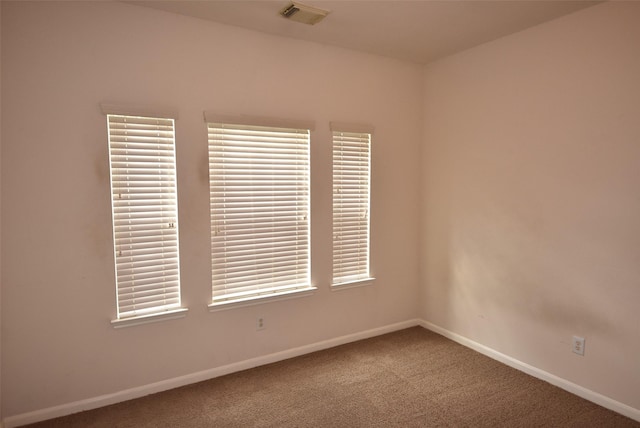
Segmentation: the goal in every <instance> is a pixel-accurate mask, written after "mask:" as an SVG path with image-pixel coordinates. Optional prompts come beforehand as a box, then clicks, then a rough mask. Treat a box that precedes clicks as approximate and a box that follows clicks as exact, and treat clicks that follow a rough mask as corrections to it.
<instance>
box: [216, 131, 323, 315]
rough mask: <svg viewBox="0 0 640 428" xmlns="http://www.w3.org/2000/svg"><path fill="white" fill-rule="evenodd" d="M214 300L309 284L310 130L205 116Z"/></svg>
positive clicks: (276, 293) (304, 287) (280, 291)
mask: <svg viewBox="0 0 640 428" xmlns="http://www.w3.org/2000/svg"><path fill="white" fill-rule="evenodd" d="M208 136H209V137H208V140H209V180H210V210H211V265H212V296H213V297H212V305H211V307H212V308H213V307H215V306H219V305H224V304H228V303H234V302H235V303H237V302H246V301H250V300H255V299H259V298H265V297H274V296H281V295H284V294H289V293H296V292H300V291H306V290H312V289H314V288H313V287H311V285H310V254H309V224H310V221H309V140H310V129H306V128H289V127H273V126H254V125H246V124H233V123H217V122H216V123H214V122H210V123H208Z"/></svg>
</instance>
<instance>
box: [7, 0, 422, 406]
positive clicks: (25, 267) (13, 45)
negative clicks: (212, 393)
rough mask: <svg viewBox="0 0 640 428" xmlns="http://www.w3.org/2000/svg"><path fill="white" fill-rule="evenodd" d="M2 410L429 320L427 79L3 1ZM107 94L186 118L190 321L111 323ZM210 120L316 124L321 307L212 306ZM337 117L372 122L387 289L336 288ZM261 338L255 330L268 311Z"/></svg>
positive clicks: (275, 43) (148, 13) (273, 45)
mask: <svg viewBox="0 0 640 428" xmlns="http://www.w3.org/2000/svg"><path fill="white" fill-rule="evenodd" d="M2 7H3V11H2V19H3V26H2V32H3V34H2V39H3V40H2V42H3V51H2V87H3V93H2V103H3V111H2V112H3V114H4V119H5V120H4V122H3V129H2V133H3V135H2V136H3V145H4V146H3V156H2V161H3V165H2V182H3V185H4V187H3V192H2V258H3V261H4V268H3V270H2V284H3V290H2V291H3V300H2V301H3V308H2V318H3V323H2V324H3V335H2V341H3V346H2V372H3V377H2V384H3V394H2V396H3V408H4V416H5V417H11V416H13V415H17V414H21V413H25V412H30V411H35V410H39V409H45V408H48V407H50V406H55V405H60V404H65V403H70V402H73V401H76V400H82V399H87V398H92V397H96V396H99V395H102V394H108V393H112V392H117V391H121V390H124V389H127V388H132V387H138V386H143V385H146V384H149V383H152V382H157V381H161V380H164V379H169V378H173V377H176V376H182V375H187V374H191V373H195V372H198V371H202V370H207V369H210V368H215V367H219V366H222V365H225V364H230V363H234V362H238V361H242V360H245V359H248V358H252V357H258V356H262V355H266V354H270V353H274V352H278V351H282V350H287V349H290V348H294V347H297V346H303V345H306V344H312V343H316V342H319V341H322V340H327V339H330V338H336V337H339V336H342V335H347V334H351V333H354V332H361V331H365V330H368V329H373V328H377V327H380V326H387V325H391V324H393V323H397V322H402V321H406V320H409V319H414V318H415V317H416V316H417V314H418V306H417V302H416V299H415V296H416V294H417V292H418V288H417V287H418V279H419V278H418V272H419V269H418V264H417V262H418V257H417V255H416V254H417V253H418V239H419V237H418V236H417V235H416V234H415V230H416V228H417V226H418V224H419V215H418V208H419V204H418V202H417V201H418V196H419V190H418V186H419V181H420V180H419V175H420V174H419V151H420V137H421V115H420V111H421V103H422V93H421V91H420V87H421V85H422V70H421V68H420V67H418V66H415V65H411V64H406V63H402V62H399V61H395V60H388V59H384V58H379V57H374V56H370V55H364V54H357V53H353V52H350V51H346V50H340V49H336V48H329V47H325V46H321V45H316V44H311V43H304V42H298V41H292V40H287V39H282V38H277V37H271V36H265V35H261V34H258V33H253V32H249V31H245V30H241V29H238V28H235V27H226V26H222V25H216V24H213V23H210V22H206V21H200V20H196V19H192V18H186V17H181V16H177V15H172V14H169V13H164V12H160V11H155V10H148V9H146V8H141V7H137V6H131V5H126V4H122V3H118V2H63V3H52V2H42V3H33V2H16V3H14V2H9V3H7V2H3V4H2ZM102 101H109V102H116V103H131V104H141V105H151V106H170V107H175V108H177V109H178V110H179V114H180V118H179V119H178V121H177V124H176V126H177V162H178V186H179V215H180V222H181V223H180V238H181V242H180V250H181V261H182V287H183V300H184V302H185V304H186V306H188V307H189V309H190V310H189V313H188V315H187V317H186V318H184V319H180V320H173V321H166V322H161V323H155V324H148V325H143V326H136V327H131V328H126V329H119V330H114V329H113V328H112V327H111V326H110V324H109V321H110V320H111V319H112V318H113V317H114V316H115V297H114V296H115V294H114V293H115V292H114V272H113V255H112V247H111V245H112V244H111V219H110V199H109V198H110V197H109V176H108V159H107V155H108V152H107V141H106V138H107V135H106V119H105V117H104V116H103V115H102V114H101V113H100V109H99V105H98V104H99V103H100V102H102ZM203 110H214V111H218V112H221V113H230V114H248V115H258V116H272V117H280V118H291V119H312V120H315V121H316V131H315V132H314V133H313V134H312V143H311V144H312V149H311V151H312V153H311V155H312V165H311V170H312V176H313V178H312V245H313V247H312V281H313V283H314V285H316V286H317V287H318V288H319V290H318V291H317V292H316V293H315V294H314V295H313V296H310V297H304V298H300V299H294V300H286V301H279V302H275V303H269V304H265V305H258V306H251V307H245V308H238V309H233V310H228V311H222V312H216V313H209V312H208V311H207V308H206V305H207V303H208V302H209V300H210V256H209V220H208V177H207V143H206V127H205V123H204V121H203V118H202V112H203ZM329 121H341V122H366V123H370V124H372V125H373V126H374V127H375V133H374V139H373V159H372V163H373V177H372V186H373V194H372V222H373V225H372V229H373V230H372V234H373V235H372V265H373V270H374V274H375V276H376V278H377V280H376V282H375V285H373V286H370V287H362V288H355V289H351V290H345V291H341V292H332V291H330V290H329V283H330V272H331V269H330V260H331V175H330V174H331V151H330V150H331V147H330V132H329ZM258 316H261V317H264V318H265V321H266V324H267V328H266V330H263V331H260V332H257V331H256V328H255V322H256V318H257V317H258Z"/></svg>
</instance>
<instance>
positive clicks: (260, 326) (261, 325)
mask: <svg viewBox="0 0 640 428" xmlns="http://www.w3.org/2000/svg"><path fill="white" fill-rule="evenodd" d="M265 328H267V326H266V325H265V323H264V318H262V317H260V318H258V319H257V320H256V330H264V329H265Z"/></svg>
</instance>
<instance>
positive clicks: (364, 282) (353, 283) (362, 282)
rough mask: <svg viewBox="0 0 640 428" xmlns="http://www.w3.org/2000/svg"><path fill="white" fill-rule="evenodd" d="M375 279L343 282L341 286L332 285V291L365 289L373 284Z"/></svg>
mask: <svg viewBox="0 0 640 428" xmlns="http://www.w3.org/2000/svg"><path fill="white" fill-rule="evenodd" d="M375 280H376V279H375V278H364V279H356V280H354V281H348V282H341V283H339V284H331V291H342V290H349V289H351V288H357V287H365V286H367V285H371V284H373V282H374V281H375Z"/></svg>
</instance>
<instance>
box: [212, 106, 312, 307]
mask: <svg viewBox="0 0 640 428" xmlns="http://www.w3.org/2000/svg"><path fill="white" fill-rule="evenodd" d="M204 119H205V123H206V126H207V145H208V159H209V178H210V183H209V192H210V194H209V204H210V205H209V206H210V234H211V235H210V238H211V248H210V249H211V275H212V278H211V287H212V288H211V301H210V303H209V305H208V307H209V309H210V310H211V311H216V310H224V309H229V308H233V307H237V306H248V305H255V304H259V303H264V302H270V301H273V300H282V299H291V298H296V297H302V296H308V295H310V294H312V293H313V292H314V291H315V290H316V287H315V286H313V285H312V283H311V175H310V170H311V162H310V149H311V147H310V146H311V135H312V132H313V131H314V129H315V123H314V122H312V121H299V120H287V119H276V118H265V117H255V116H234V115H221V114H217V113H213V112H204ZM221 127H229V128H231V129H233V132H246V131H242V129H249V130H251V132H257V133H260V132H262V131H264V132H277V131H278V130H282V131H285V132H302V133H305V134H306V143H305V144H306V147H305V148H304V149H305V151H306V152H305V153H304V154H302V155H296V156H293V158H297V157H300V159H293V158H289V157H287V156H283V158H281V160H282V163H281V165H284V166H292V165H296V166H298V167H299V166H300V165H299V164H298V162H303V163H304V162H306V164H305V166H304V167H305V168H306V170H305V171H304V173H302V176H304V180H305V181H304V183H303V184H302V185H301V184H300V183H298V184H297V185H296V187H295V192H296V193H297V192H300V193H302V194H304V193H305V192H306V196H303V199H304V198H306V207H305V208H304V213H305V216H306V219H305V220H304V222H306V226H305V227H306V230H305V232H304V236H305V239H306V244H305V243H303V245H306V255H305V256H304V259H305V261H306V268H305V270H306V272H305V273H304V276H305V279H304V281H303V282H301V283H299V284H295V285H291V286H289V285H284V283H280V284H281V285H278V286H275V287H273V286H272V283H269V282H264V284H261V281H259V280H257V278H258V276H259V275H261V273H260V272H265V271H261V270H260V266H259V265H261V264H262V261H264V260H266V259H268V258H269V256H268V255H264V254H263V255H260V254H259V253H258V250H256V255H258V256H260V257H261V258H259V259H258V261H257V262H255V264H254V265H252V264H250V263H249V262H247V263H246V267H245V265H242V266H241V268H242V269H243V270H242V271H243V272H244V271H245V269H246V270H252V271H253V272H254V273H252V274H251V275H248V276H249V277H250V278H253V279H247V280H246V281H247V282H246V283H244V284H245V285H242V281H241V280H240V279H238V280H236V281H234V278H233V277H232V276H233V275H229V276H227V272H230V271H231V268H230V267H229V266H231V263H227V262H226V261H225V260H222V259H226V256H225V257H222V256H219V252H221V251H223V250H220V248H219V247H218V246H221V247H222V248H224V251H226V250H227V249H229V253H228V254H229V257H228V259H229V260H230V259H231V258H232V257H233V254H234V253H233V252H234V251H236V250H235V249H234V248H236V247H235V245H236V244H235V241H236V240H237V238H235V237H234V236H233V234H234V233H236V232H233V231H231V232H230V235H228V236H229V238H228V240H227V239H226V238H224V237H223V235H220V233H226V232H227V231H228V230H227V229H226V226H223V229H224V230H222V232H221V229H220V223H218V222H217V219H220V218H222V217H220V216H221V215H223V214H222V212H223V209H222V208H221V206H222V204H223V202H221V201H222V200H220V199H215V198H218V197H222V196H219V195H221V194H222V189H223V187H220V186H224V185H221V184H220V183H219V182H221V180H222V179H220V180H219V179H218V178H217V177H220V176H223V177H228V175H224V174H221V173H220V168H222V165H226V164H225V162H226V161H225V160H224V159H223V158H222V157H221V156H224V155H221V153H222V152H221V151H218V152H216V153H215V156H214V146H215V145H216V144H222V143H221V142H220V141H221V139H224V138H227V137H224V136H221V135H219V134H213V133H214V132H216V133H218V132H220V129H222V128H221ZM214 135H215V136H214ZM215 138H217V139H218V140H215V141H214V139H215ZM228 138H230V140H229V141H227V142H225V143H224V144H232V141H231V139H234V138H236V137H233V138H232V137H228ZM252 138H253V137H251V138H249V139H248V140H247V141H245V142H244V144H247V146H246V147H243V150H245V153H248V152H251V150H255V145H256V144H261V143H257V142H256V141H249V140H251V139H252ZM278 138H279V137H275V140H274V141H276V140H277V139H278ZM283 138H284V137H283ZM257 139H258V138H257V137H256V140H257ZM274 144H275V145H276V146H278V145H279V144H284V145H287V143H285V142H275V143H274ZM279 149H282V147H279V148H278V150H279ZM215 150H219V149H215ZM231 150H235V149H234V148H232V149H231ZM260 150H262V148H260ZM265 150H267V149H265ZM284 151H287V150H286V149H285V150H284ZM227 153H229V159H230V160H229V162H236V160H235V159H234V157H235V155H232V154H231V153H232V152H231V151H229V152H227ZM272 155H273V154H272ZM266 156H269V154H267V155H266ZM263 157H264V155H263ZM251 159H253V162H256V159H254V158H251ZM301 159H302V160H301ZM243 162H244V161H243ZM214 164H215V165H214ZM230 165H231V166H230V168H232V169H233V168H235V169H240V168H246V170H247V171H253V172H247V174H260V168H261V167H260V166H259V165H255V168H256V169H255V170H254V169H253V168H254V166H253V165H252V166H250V167H249V166H247V165H246V164H242V165H240V167H239V166H238V165H237V164H233V163H232V164H230ZM289 172H291V171H289ZM275 176H276V177H277V173H276V175H275ZM214 177H215V180H214ZM255 177H259V175H254V178H255ZM234 178H236V179H238V176H235V177H234ZM224 179H228V178H224ZM246 179H247V180H248V178H246ZM239 180H240V181H242V180H245V178H239ZM267 182H268V180H266V179H265V180H264V181H263V182H261V184H258V185H253V184H252V186H262V185H264V184H266V183H267ZM300 187H302V188H303V189H302V190H301V189H300ZM251 188H252V189H253V190H255V189H256V188H258V187H255V188H254V187H251ZM247 189H249V187H242V188H241V187H238V189H236V193H235V194H234V197H238V198H242V197H243V196H247V197H248V194H247V193H248V192H246V190H247ZM214 193H215V195H218V196H214ZM224 193H225V195H226V193H227V192H224ZM270 197H271V196H265V197H264V199H265V201H266V202H263V201H258V202H256V203H257V204H262V203H264V204H269V203H270V202H268V201H267V200H268V199H269V198H270ZM297 197H298V196H296V198H297ZM274 198H275V197H274ZM296 200H298V199H296ZM243 201H246V202H247V203H249V202H248V201H249V199H246V200H244V199H243ZM233 203H235V202H233V201H232V202H229V201H227V202H224V204H225V205H228V206H229V208H228V210H229V211H231V210H232V209H235V208H233V207H231V204H233ZM251 203H252V204H253V202H251ZM271 203H273V200H271ZM287 203H293V201H290V202H287ZM296 204H298V203H297V202H296ZM260 206H261V207H263V205H260ZM225 209H227V208H225ZM265 209H268V208H265ZM296 212H302V211H296ZM243 214H244V213H243ZM247 214H249V213H247ZM214 218H215V220H214ZM225 218H226V217H225ZM270 218H271V219H274V218H276V219H278V217H277V216H276V217H274V216H273V214H272V215H271V217H270ZM243 219H248V217H246V218H244V217H243ZM276 221H285V220H283V219H280V220H276ZM238 227H240V228H242V227H249V226H242V225H239V226H238ZM258 230H259V233H262V232H263V231H262V230H261V229H258ZM229 231H230V229H229ZM237 232H238V233H240V232H239V231H237ZM264 236H265V239H267V240H268V239H270V238H269V235H268V233H266V234H265V235H264ZM295 236H296V238H295V239H296V240H297V239H299V238H300V237H301V233H300V232H299V231H296V232H295ZM225 241H226V242H228V243H229V245H227V244H226V243H225ZM282 245H283V247H285V246H287V245H288V244H282ZM276 249H278V248H276ZM270 254H271V255H273V254H277V252H272V253H270ZM216 257H218V259H216ZM302 258H303V257H302V256H300V257H296V259H295V263H296V266H300V260H301V259H302ZM299 259H300V260H299ZM221 263H222V264H221ZM274 269H275V270H274V271H273V273H274V274H275V275H276V278H280V279H279V280H278V281H280V280H281V279H282V277H278V276H277V275H278V274H280V273H282V272H283V271H280V270H278V268H277V267H276V268H274ZM223 276H224V277H225V279H224V281H223V280H222V279H221V278H222V277H223ZM223 284H224V285H223ZM241 287H245V288H244V291H246V294H244V295H242V294H241V293H243V291H240V288H241ZM223 288H227V290H228V292H223V291H222V290H223ZM225 295H227V296H228V297H224V296H225Z"/></svg>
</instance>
